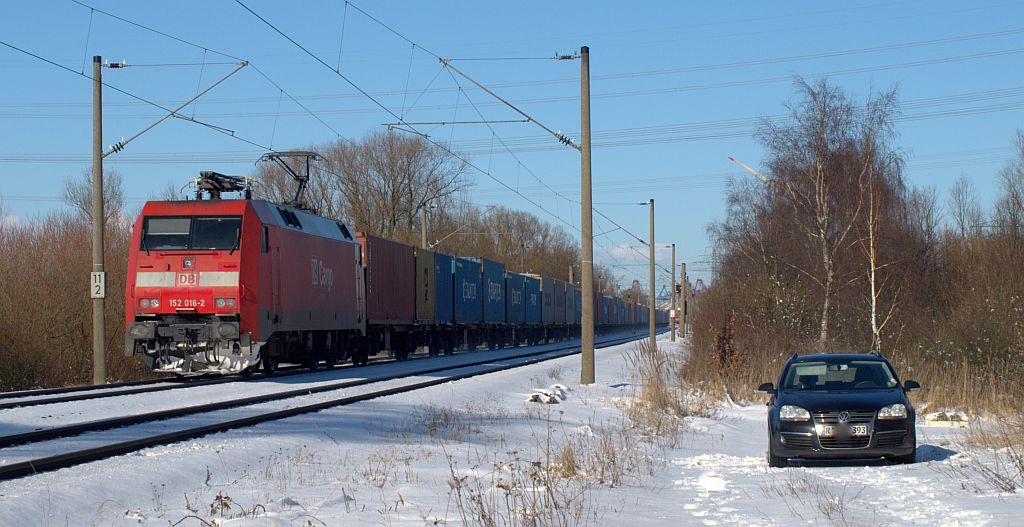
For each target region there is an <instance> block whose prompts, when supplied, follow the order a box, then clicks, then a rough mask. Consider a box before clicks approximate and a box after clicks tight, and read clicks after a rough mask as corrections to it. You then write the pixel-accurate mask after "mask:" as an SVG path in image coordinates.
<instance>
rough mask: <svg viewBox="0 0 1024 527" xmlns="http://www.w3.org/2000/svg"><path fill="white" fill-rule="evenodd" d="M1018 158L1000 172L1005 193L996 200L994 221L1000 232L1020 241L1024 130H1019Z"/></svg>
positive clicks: (1023, 225)
mask: <svg viewBox="0 0 1024 527" xmlns="http://www.w3.org/2000/svg"><path fill="white" fill-rule="evenodd" d="M1016 139H1017V140H1016V143H1017V144H1016V146H1017V159H1015V160H1013V161H1011V162H1010V163H1008V164H1007V165H1006V166H1005V167H1003V169H1002V170H1001V171H1000V172H999V182H1000V185H1001V186H1002V191H1003V194H1002V196H1000V197H999V199H998V200H997V201H996V206H995V211H994V213H993V223H994V224H995V227H996V229H997V230H998V232H999V234H1001V235H1003V236H1006V237H1008V238H1010V239H1011V240H1013V241H1014V242H1018V241H1020V240H1021V238H1024V130H1018V131H1017V138H1016Z"/></svg>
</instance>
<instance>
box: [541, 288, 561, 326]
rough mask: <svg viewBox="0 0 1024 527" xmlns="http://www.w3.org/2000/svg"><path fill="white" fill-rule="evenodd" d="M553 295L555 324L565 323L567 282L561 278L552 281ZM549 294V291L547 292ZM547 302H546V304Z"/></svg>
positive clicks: (553, 321)
mask: <svg viewBox="0 0 1024 527" xmlns="http://www.w3.org/2000/svg"><path fill="white" fill-rule="evenodd" d="M551 285H552V287H551V296H552V298H553V300H552V305H553V306H554V312H555V313H554V319H553V320H552V323H553V324H555V325H561V324H565V286H566V283H565V282H563V281H561V280H552V281H551ZM545 294H547V293H545ZM546 305H547V304H545V306H546Z"/></svg>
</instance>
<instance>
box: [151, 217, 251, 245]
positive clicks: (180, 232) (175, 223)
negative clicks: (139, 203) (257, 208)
mask: <svg viewBox="0 0 1024 527" xmlns="http://www.w3.org/2000/svg"><path fill="white" fill-rule="evenodd" d="M241 230H242V218H241V217H240V216H210V217H203V216H199V217H164V218H161V217H149V218H146V219H145V220H144V222H143V226H142V244H141V245H142V246H141V247H140V248H141V249H143V250H146V251H153V250H159V251H187V250H205V251H211V250H222V251H228V250H232V249H238V243H239V239H238V238H239V235H240V234H241Z"/></svg>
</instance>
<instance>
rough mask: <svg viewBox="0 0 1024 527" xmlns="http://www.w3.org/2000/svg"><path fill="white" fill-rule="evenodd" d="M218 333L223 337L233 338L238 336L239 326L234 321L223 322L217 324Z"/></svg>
mask: <svg viewBox="0 0 1024 527" xmlns="http://www.w3.org/2000/svg"><path fill="white" fill-rule="evenodd" d="M217 334H218V335H220V336H221V338H226V339H233V338H237V337H238V326H236V325H235V324H232V323H227V324H221V325H219V326H217Z"/></svg>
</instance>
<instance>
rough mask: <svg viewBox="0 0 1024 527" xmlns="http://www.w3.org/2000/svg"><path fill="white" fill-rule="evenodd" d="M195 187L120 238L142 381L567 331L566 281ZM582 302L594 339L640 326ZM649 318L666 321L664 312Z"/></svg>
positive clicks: (642, 323) (221, 183) (213, 180)
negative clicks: (191, 196) (148, 371)
mask: <svg viewBox="0 0 1024 527" xmlns="http://www.w3.org/2000/svg"><path fill="white" fill-rule="evenodd" d="M201 181H202V183H200V185H199V191H198V192H197V195H196V198H197V199H195V200H186V201H150V202H148V203H146V204H145V206H143V209H142V212H141V214H140V215H139V217H138V218H137V219H136V221H135V223H134V227H133V231H132V242H131V250H130V252H129V257H128V275H127V282H126V283H127V285H126V294H125V298H126V299H127V305H126V309H125V313H126V332H125V354H126V355H129V356H132V355H137V356H139V357H140V358H141V359H142V360H143V361H144V362H145V363H146V364H147V365H148V366H149V367H150V368H152V369H153V370H155V371H160V372H173V373H178V374H186V375H187V374H201V373H220V374H233V373H241V374H248V373H251V372H252V371H254V370H256V369H261V370H263V371H265V372H267V373H271V372H273V371H274V370H275V369H276V368H277V365H278V364H280V363H285V362H287V363H293V364H302V365H305V366H307V367H308V368H310V369H316V368H318V367H322V366H323V367H331V366H333V365H335V364H337V363H339V362H342V361H346V360H351V361H352V363H354V364H365V363H366V362H367V361H368V360H369V358H370V357H371V356H374V355H377V354H380V353H382V352H388V353H390V354H391V355H392V356H393V357H394V358H395V359H398V360H403V359H405V358H407V357H408V356H409V354H410V353H412V352H413V351H415V350H416V349H417V348H419V347H425V348H426V349H427V350H428V352H429V353H430V354H431V355H436V354H442V353H443V354H450V353H453V352H454V351H456V350H461V349H476V348H478V347H480V346H486V347H487V348H489V349H495V348H503V347H510V346H519V345H522V344H528V345H532V344H537V343H542V342H549V341H553V340H562V339H567V338H570V337H571V336H573V335H575V334H578V333H579V331H580V320H581V315H582V302H581V294H580V290H579V289H576V288H575V287H574V286H573V285H572V284H569V283H567V282H563V281H561V280H557V279H555V278H551V277H546V276H537V275H532V274H519V273H512V272H509V271H507V270H506V269H505V266H504V264H502V263H501V262H496V261H493V260H489V259H487V258H463V257H455V256H450V255H447V254H443V253H441V252H435V251H431V250H427V249H422V248H414V247H412V246H409V245H406V244H403V243H399V242H396V241H393V240H388V239H385V238H381V237H378V236H373V235H370V234H367V233H362V232H355V231H353V230H352V229H351V228H350V227H349V226H348V225H346V224H344V223H343V222H340V221H335V220H332V219H329V218H325V217H323V216H319V215H316V214H314V213H312V211H309V210H304V209H303V208H301V207H296V206H289V205H284V204H277V203H272V202H269V201H264V200H259V199H250V196H249V194H248V192H246V194H245V197H244V199H221V197H220V190H222V189H237V187H235V186H232V183H231V182H232V178H231V177H230V176H222V175H220V174H215V173H207V172H204V173H203V176H202V178H201ZM225 182H227V184H225ZM204 189H205V190H206V191H208V193H209V194H210V195H209V199H202V196H203V193H202V192H203V190H204ZM594 300H595V302H594V310H595V327H596V330H597V331H598V332H603V331H607V330H611V329H616V328H625V327H630V326H635V327H646V325H647V323H648V318H647V316H648V310H647V308H646V307H642V306H639V305H637V304H635V303H629V302H624V301H622V300H621V299H618V298H612V297H608V296H604V295H595V299H594ZM657 317H658V319H657V322H658V323H659V324H667V323H668V313H667V312H664V311H660V310H659V311H657Z"/></svg>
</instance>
